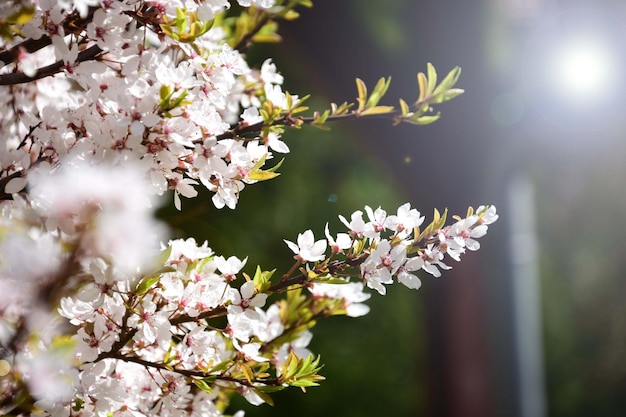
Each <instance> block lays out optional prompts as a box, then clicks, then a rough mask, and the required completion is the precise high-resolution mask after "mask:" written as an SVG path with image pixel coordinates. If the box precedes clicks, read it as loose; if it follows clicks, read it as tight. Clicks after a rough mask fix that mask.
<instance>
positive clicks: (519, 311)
mask: <svg viewBox="0 0 626 417" xmlns="http://www.w3.org/2000/svg"><path fill="white" fill-rule="evenodd" d="M508 199H509V208H510V210H509V214H510V218H509V228H510V229H509V230H510V231H511V242H510V246H509V247H510V250H511V256H510V259H511V271H512V292H513V294H512V298H513V323H514V332H515V339H516V343H515V346H516V352H515V360H516V367H517V377H518V381H517V382H518V384H519V385H518V387H519V394H518V395H519V397H518V398H519V408H520V414H519V415H520V416H521V417H544V416H545V415H546V404H545V401H546V400H545V381H544V367H543V338H542V327H541V299H540V289H539V270H538V269H539V268H538V245H537V232H536V230H535V225H536V219H535V200H534V186H533V183H532V182H531V181H530V180H529V179H528V178H527V177H526V176H525V175H522V174H517V176H515V177H513V179H512V180H511V182H510V186H509V195H508Z"/></svg>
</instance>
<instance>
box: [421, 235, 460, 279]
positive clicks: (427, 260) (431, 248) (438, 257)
mask: <svg viewBox="0 0 626 417" xmlns="http://www.w3.org/2000/svg"><path fill="white" fill-rule="evenodd" d="M420 257H421V258H422V260H423V261H424V265H423V266H422V269H423V270H424V271H426V272H428V273H429V274H431V275H432V276H435V277H440V276H441V271H439V268H441V269H443V270H448V269H452V268H451V267H449V266H448V265H446V264H444V263H443V262H441V261H442V260H443V252H441V250H439V247H438V246H435V245H433V244H432V243H431V244H429V245H428V246H427V247H426V249H424V251H423V252H422V253H421V254H420Z"/></svg>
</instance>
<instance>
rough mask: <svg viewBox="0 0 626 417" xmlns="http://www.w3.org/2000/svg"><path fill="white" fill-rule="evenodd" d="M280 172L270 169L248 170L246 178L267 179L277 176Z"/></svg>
mask: <svg viewBox="0 0 626 417" xmlns="http://www.w3.org/2000/svg"><path fill="white" fill-rule="evenodd" d="M279 175H280V174H279V173H278V172H271V171H261V170H257V171H250V172H248V179H250V180H253V181H267V180H271V179H274V178H276V177H278V176H279Z"/></svg>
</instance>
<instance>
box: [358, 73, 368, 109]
mask: <svg viewBox="0 0 626 417" xmlns="http://www.w3.org/2000/svg"><path fill="white" fill-rule="evenodd" d="M356 89H357V91H358V94H359V97H358V98H357V101H358V102H359V107H358V109H357V112H361V111H363V109H365V104H366V103H367V87H366V86H365V83H364V82H363V80H362V79H360V78H357V79H356Z"/></svg>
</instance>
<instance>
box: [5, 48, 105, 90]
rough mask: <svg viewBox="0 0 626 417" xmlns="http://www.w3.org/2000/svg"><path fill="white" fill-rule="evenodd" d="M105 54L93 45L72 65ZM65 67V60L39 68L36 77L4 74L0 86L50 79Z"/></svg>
mask: <svg viewBox="0 0 626 417" xmlns="http://www.w3.org/2000/svg"><path fill="white" fill-rule="evenodd" d="M102 52H104V51H103V50H102V49H101V48H100V47H99V46H98V45H93V46H91V47H89V48H87V49H85V50H84V51H81V52H79V53H78V56H77V57H76V61H74V62H73V63H72V64H70V65H74V64H78V63H81V62H84V61H93V60H95V59H97V58H98V56H99V55H100V54H101V53H102ZM64 67H65V62H63V60H60V61H57V62H55V63H54V64H50V65H48V66H45V67H42V68H39V69H38V70H37V72H36V73H35V75H33V76H28V75H26V74H24V73H23V72H14V73H11V74H3V75H0V85H15V84H23V83H28V82H31V81H36V80H39V79H41V78H44V77H49V76H51V75H54V74H56V73H58V72H61V70H62V69H63V68H64Z"/></svg>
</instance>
